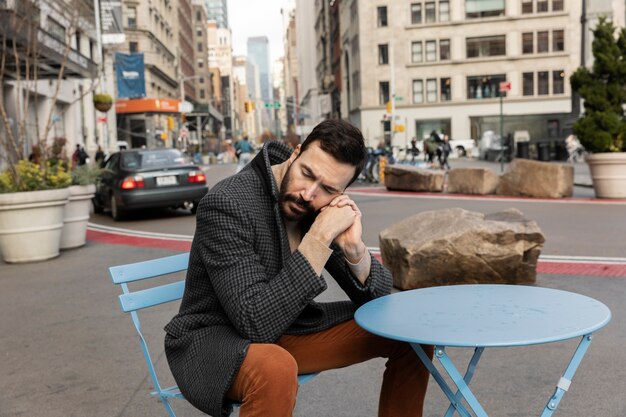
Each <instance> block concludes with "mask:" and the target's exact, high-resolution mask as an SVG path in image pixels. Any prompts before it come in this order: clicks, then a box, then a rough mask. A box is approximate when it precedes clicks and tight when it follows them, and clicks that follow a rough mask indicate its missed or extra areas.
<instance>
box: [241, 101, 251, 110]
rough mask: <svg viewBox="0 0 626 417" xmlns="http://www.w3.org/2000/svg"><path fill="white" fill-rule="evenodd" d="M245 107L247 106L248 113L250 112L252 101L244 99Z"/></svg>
mask: <svg viewBox="0 0 626 417" xmlns="http://www.w3.org/2000/svg"><path fill="white" fill-rule="evenodd" d="M243 107H244V108H245V110H246V113H250V102H249V101H247V100H246V101H244V103H243Z"/></svg>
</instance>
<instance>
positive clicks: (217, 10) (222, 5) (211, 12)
mask: <svg viewBox="0 0 626 417" xmlns="http://www.w3.org/2000/svg"><path fill="white" fill-rule="evenodd" d="M204 2H205V4H206V10H207V14H208V19H209V20H214V21H215V22H216V23H217V27H219V28H222V29H228V28H229V26H228V0H204Z"/></svg>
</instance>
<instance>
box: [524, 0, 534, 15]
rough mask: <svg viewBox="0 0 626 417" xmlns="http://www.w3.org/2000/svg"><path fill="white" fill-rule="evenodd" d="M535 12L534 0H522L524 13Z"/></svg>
mask: <svg viewBox="0 0 626 417" xmlns="http://www.w3.org/2000/svg"><path fill="white" fill-rule="evenodd" d="M532 12H533V0H522V14H530V13H532Z"/></svg>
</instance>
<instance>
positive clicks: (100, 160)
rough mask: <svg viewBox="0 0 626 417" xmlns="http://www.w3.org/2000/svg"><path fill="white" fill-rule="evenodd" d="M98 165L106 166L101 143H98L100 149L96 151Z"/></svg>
mask: <svg viewBox="0 0 626 417" xmlns="http://www.w3.org/2000/svg"><path fill="white" fill-rule="evenodd" d="M96 165H97V166H98V167H100V168H102V167H104V151H103V150H102V147H101V146H100V145H98V150H97V151H96Z"/></svg>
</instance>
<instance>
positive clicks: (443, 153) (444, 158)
mask: <svg viewBox="0 0 626 417" xmlns="http://www.w3.org/2000/svg"><path fill="white" fill-rule="evenodd" d="M438 149H439V166H440V167H441V169H445V170H448V169H450V164H449V163H448V157H449V156H450V152H452V147H451V146H450V138H449V137H448V135H443V142H442V143H441V144H440V145H439V148H438Z"/></svg>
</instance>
